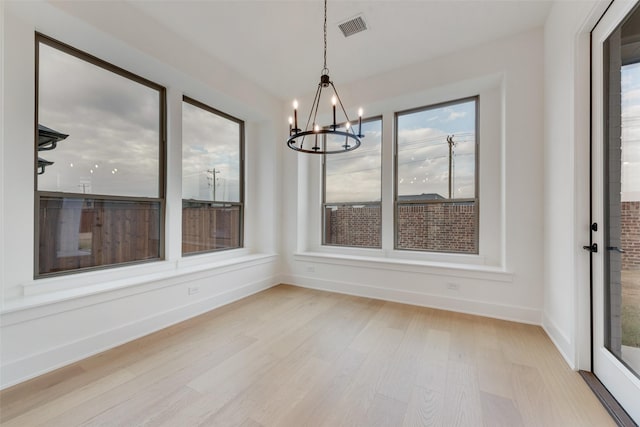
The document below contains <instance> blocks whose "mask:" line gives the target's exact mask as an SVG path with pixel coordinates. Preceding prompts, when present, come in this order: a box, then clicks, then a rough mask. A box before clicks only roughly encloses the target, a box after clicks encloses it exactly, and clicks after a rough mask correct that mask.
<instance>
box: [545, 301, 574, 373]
mask: <svg viewBox="0 0 640 427" xmlns="http://www.w3.org/2000/svg"><path fill="white" fill-rule="evenodd" d="M542 329H544V331H545V332H546V333H547V336H548V337H549V339H551V342H552V343H553V345H555V346H556V348H557V349H558V351H559V352H560V354H561V355H562V357H563V358H564V360H565V361H566V362H567V364H568V365H569V367H570V368H571V369H573V370H575V369H576V363H575V360H574V357H572V356H570V355H574V352H573V351H572V346H571V342H570V341H569V338H568V337H567V336H566V335H565V334H563V333H562V332H561V331H560V328H558V326H557V325H556V324H555V322H553V321H552V320H551V319H550V318H549V316H548V315H547V313H544V314H543V317H542Z"/></svg>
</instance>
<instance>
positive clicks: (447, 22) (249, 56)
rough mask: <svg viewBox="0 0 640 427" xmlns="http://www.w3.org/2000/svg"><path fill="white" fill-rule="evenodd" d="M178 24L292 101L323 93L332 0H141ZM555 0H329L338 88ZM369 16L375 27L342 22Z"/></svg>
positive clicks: (512, 21)
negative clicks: (348, 32)
mask: <svg viewBox="0 0 640 427" xmlns="http://www.w3.org/2000/svg"><path fill="white" fill-rule="evenodd" d="M130 4H132V5H133V6H134V7H136V8H137V9H138V10H139V11H141V12H143V13H144V14H147V15H149V16H150V17H152V18H153V19H155V20H156V21H158V22H159V23H160V24H161V25H163V26H166V27H168V28H169V29H170V30H171V31H172V32H174V33H176V34H178V35H180V36H182V37H183V38H185V39H186V40H187V41H189V42H191V43H193V44H196V45H198V46H199V47H200V48H202V49H204V50H205V51H207V52H209V53H210V54H211V55H212V56H214V57H215V58H217V59H219V60H221V61H223V62H224V63H226V64H228V65H229V66H231V67H232V68H234V69H236V70H237V71H238V73H239V74H242V75H244V76H245V77H247V78H249V79H250V80H252V81H254V82H256V83H257V84H259V85H260V86H262V87H264V88H265V89H267V90H268V91H269V92H271V93H273V94H274V95H276V96H277V97H279V98H282V99H292V98H294V97H296V96H300V95H303V94H307V93H309V92H312V91H315V88H316V85H317V83H318V81H319V77H320V71H321V69H322V65H323V56H322V54H323V52H322V51H323V33H322V25H323V7H324V5H323V2H322V0H313V1H312V0H289V1H270V0H262V1H259V0H256V1H246V0H236V1H219V0H217V1H211V0H209V1H189V0H169V1H131V3H130ZM551 4H552V2H551V1H547V0H533V1H527V0H500V1H496V0H475V1H457V0H444V1H419V0H413V1H405V0H394V1H346V0H329V2H328V20H327V24H328V58H327V66H328V68H329V70H330V75H331V78H332V80H333V81H334V82H335V84H336V86H338V90H339V88H340V85H341V84H344V83H347V82H351V81H355V80H359V79H362V78H365V77H368V76H372V75H376V74H380V73H384V72H386V71H389V70H392V69H395V68H400V67H404V66H407V65H410V64H413V63H417V62H422V61H425V60H427V59H431V58H435V57H438V56H442V55H445V54H447V53H450V52H455V51H457V50H461V49H464V48H469V47H473V46H475V45H479V44H482V43H485V42H488V41H491V40H495V39H499V38H502V37H506V36H509V35H511V34H516V33H520V32H523V31H526V30H529V29H533V28H536V27H540V26H542V25H543V24H544V21H545V19H546V16H547V14H548V12H549V9H550V7H551ZM360 13H362V14H364V18H365V20H366V22H367V25H368V27H369V29H368V30H367V31H364V32H361V33H358V34H355V35H353V36H351V37H349V38H344V36H343V35H342V33H341V32H340V30H339V29H338V24H339V23H341V22H343V21H344V20H346V19H349V18H352V17H354V16H355V15H358V14H360Z"/></svg>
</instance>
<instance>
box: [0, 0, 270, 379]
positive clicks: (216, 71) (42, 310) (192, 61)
mask: <svg viewBox="0 0 640 427" xmlns="http://www.w3.org/2000/svg"><path fill="white" fill-rule="evenodd" d="M1 7H2V9H1V10H2V12H3V16H4V19H3V21H2V22H3V24H4V25H3V27H2V37H1V40H2V43H3V44H2V74H1V75H2V76H3V77H4V80H3V83H4V84H3V86H2V88H3V93H2V102H3V105H4V107H5V108H3V110H2V121H3V123H4V126H2V138H3V140H2V141H1V144H0V146H1V149H2V150H3V152H2V156H1V157H0V159H1V162H2V165H1V178H0V184H2V189H1V190H0V192H1V194H2V205H1V212H0V231H3V235H2V240H1V245H2V248H1V249H0V255H1V256H2V259H1V260H0V263H1V264H0V265H4V266H10V268H2V283H1V286H0V289H1V292H2V301H1V304H2V306H1V308H2V313H1V314H0V324H1V329H0V338H1V340H2V348H1V350H0V360H1V367H0V387H2V388H3V387H7V386H9V385H11V384H15V383H17V382H20V381H22V380H25V379H28V378H30V377H33V376H35V375H38V374H40V373H43V372H46V371H48V370H51V369H54V368H56V367H58V366H62V365H65V364H68V363H70V362H73V361H75V360H79V359H81V358H84V357H86V356H89V355H91V354H95V353H96V352H99V351H102V350H105V349H107V348H111V347H113V346H116V345H118V344H121V343H123V342H126V341H129V340H131V339H134V338H136V337H139V336H141V335H145V334H148V333H150V332H153V331H155V330H158V329H160V328H163V327H165V326H168V325H170V324H173V323H176V322H178V321H180V320H183V319H186V318H189V317H192V316H195V315H197V314H200V313H202V312H205V311H208V310H211V309H212V308H214V307H217V306H219V305H221V304H225V303H228V302H230V301H233V300H235V299H238V298H242V297H244V296H246V295H249V294H251V293H254V292H257V291H259V290H261V289H265V288H267V287H269V286H273V285H274V284H277V283H278V282H279V259H278V256H277V252H278V250H279V248H278V246H279V244H280V243H279V237H278V236H279V235H280V232H279V220H278V218H279V208H278V204H277V203H274V202H273V201H274V200H277V199H278V197H279V187H280V184H279V176H278V174H277V173H276V171H277V170H278V165H279V162H280V159H279V157H280V150H279V149H278V148H277V147H276V146H275V141H276V140H277V137H278V136H279V132H278V131H276V130H275V127H274V124H275V123H277V122H278V121H279V118H280V116H281V113H280V111H281V110H280V109H281V103H280V101H279V100H277V99H275V98H274V97H273V96H271V95H270V94H269V93H268V92H266V91H265V90H264V89H262V88H260V87H257V86H256V85H255V84H253V83H252V82H250V81H247V80H246V79H243V78H242V77H241V76H240V75H239V74H238V73H237V72H235V71H234V70H231V69H230V68H229V67H227V66H226V65H225V64H222V63H220V62H219V61H217V60H215V59H213V58H210V57H207V56H206V55H205V54H204V53H203V52H202V51H200V50H198V49H197V48H195V47H193V46H192V45H190V44H188V43H186V42H184V41H183V40H182V39H180V38H179V37H177V36H176V35H175V34H171V33H170V32H168V31H166V30H165V29H163V28H161V27H159V26H158V25H157V23H154V22H151V21H147V18H145V17H144V16H141V15H140V13H139V12H137V10H136V9H135V8H133V7H131V6H130V5H127V4H126V3H124V2H118V3H109V2H98V3H96V2H62V3H56V4H55V5H52V4H50V3H45V2H2V3H1ZM140 28H145V30H144V31H140ZM36 30H37V31H39V32H42V33H44V34H46V35H49V36H51V37H53V38H56V39H58V40H60V41H62V42H65V43H68V44H71V45H72V46H74V47H77V48H79V49H81V50H85V51H87V52H89V53H91V54H93V55H95V56H97V57H99V58H101V59H104V60H106V61H108V62H111V63H113V64H115V65H117V66H119V67H122V68H125V69H127V70H129V71H132V72H133V73H136V74H139V75H141V76H143V77H146V78H148V79H150V80H152V81H155V82H157V83H159V84H161V85H163V86H165V87H166V88H167V99H168V135H169V138H168V153H169V157H168V160H169V162H168V167H167V175H168V185H167V215H166V217H167V220H166V236H167V237H166V242H165V243H166V260H164V261H159V262H154V263H147V264H142V265H135V266H130V267H125V268H116V269H108V270H101V271H94V272H88V273H82V274H74V275H67V276H62V277H56V278H47V279H40V280H33V241H34V232H33V227H34V213H33V209H34V203H33V188H34V174H33V155H34V153H33V132H34V131H33V121H34V119H33V117H34V108H35V105H34V75H35V74H34V73H35V70H34V32H35V31H36ZM183 93H184V94H187V95H189V96H191V97H193V98H195V99H198V100H199V101H202V102H205V103H207V104H209V105H211V106H213V107H215V108H217V109H220V110H222V111H225V112H227V113H229V114H231V115H233V116H236V117H238V118H240V119H243V120H244V121H245V123H246V147H247V155H246V215H245V248H243V249H239V250H234V251H226V252H223V253H216V254H206V255H199V256H192V257H188V258H184V259H183V258H181V248H180V237H181V231H180V227H181V194H180V193H181V186H180V179H181V167H182V166H181V158H180V156H181V152H182V150H181V145H180V138H181V101H182V94H183ZM189 288H197V293H195V294H192V295H189V293H188V289H189Z"/></svg>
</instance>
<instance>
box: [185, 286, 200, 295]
mask: <svg viewBox="0 0 640 427" xmlns="http://www.w3.org/2000/svg"><path fill="white" fill-rule="evenodd" d="M198 292H200V288H197V287H194V288H188V289H187V294H189V295H195V294H197V293H198Z"/></svg>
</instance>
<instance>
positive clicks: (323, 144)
mask: <svg viewBox="0 0 640 427" xmlns="http://www.w3.org/2000/svg"><path fill="white" fill-rule="evenodd" d="M328 87H331V89H332V90H333V98H332V103H333V123H332V124H331V125H329V126H324V127H320V126H319V125H318V124H317V122H316V119H317V116H318V110H319V108H320V99H321V98H322V90H323V89H324V88H328ZM336 104H339V105H340V109H341V110H342V114H343V115H344V117H345V118H346V121H345V122H344V126H341V125H340V124H338V123H336ZM293 108H294V111H293V112H294V119H292V118H291V117H290V118H289V138H288V139H287V145H288V146H289V148H291V149H292V150H295V151H299V152H302V153H310V154H336V153H346V152H348V151H353V150H355V149H356V148H358V147H359V146H360V144H361V141H360V138H363V137H364V135H362V110H360V112H359V119H358V133H356V132H355V129H354V127H353V126H352V125H351V121H350V120H349V116H348V115H347V111H346V110H345V108H344V105H342V100H341V99H340V95H338V91H337V90H336V87H335V86H334V84H333V82H332V81H331V78H330V77H329V69H328V68H327V0H324V66H323V68H322V71H321V75H320V83H318V88H317V89H316V94H315V97H314V99H313V104H312V105H311V110H310V111H309V117H308V118H307V123H306V125H305V127H304V130H303V129H300V128H298V110H297V108H298V105H297V101H294V104H293ZM309 125H311V127H309ZM340 127H344V128H345V130H338V128H340ZM319 135H320V139H321V141H320V144H318V136H319ZM328 135H339V136H343V137H344V138H345V139H344V145H342V146H341V147H342V148H341V149H327V140H326V138H327V136H328ZM307 137H310V139H311V137H313V146H311V147H305V145H304V143H305V139H306V138H307Z"/></svg>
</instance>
